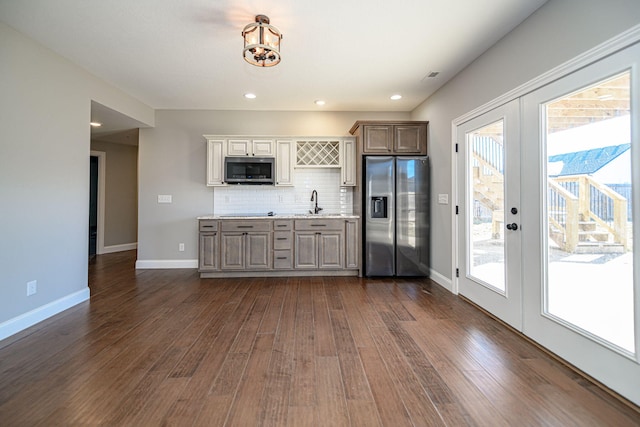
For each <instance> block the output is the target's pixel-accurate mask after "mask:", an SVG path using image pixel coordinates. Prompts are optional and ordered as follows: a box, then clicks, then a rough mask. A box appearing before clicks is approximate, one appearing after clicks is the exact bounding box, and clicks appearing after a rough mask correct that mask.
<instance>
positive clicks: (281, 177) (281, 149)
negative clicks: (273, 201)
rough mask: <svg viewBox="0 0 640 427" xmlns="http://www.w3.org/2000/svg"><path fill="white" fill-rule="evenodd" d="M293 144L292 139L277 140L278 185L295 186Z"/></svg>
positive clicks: (276, 182) (276, 183)
mask: <svg viewBox="0 0 640 427" xmlns="http://www.w3.org/2000/svg"><path fill="white" fill-rule="evenodd" d="M293 145H294V142H293V140H291V139H279V140H277V141H276V181H275V185H276V187H278V186H280V187H292V186H293Z"/></svg>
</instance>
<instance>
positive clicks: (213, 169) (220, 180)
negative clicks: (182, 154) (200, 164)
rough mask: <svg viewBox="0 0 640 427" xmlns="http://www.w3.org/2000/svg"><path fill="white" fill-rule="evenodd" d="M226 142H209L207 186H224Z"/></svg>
mask: <svg viewBox="0 0 640 427" xmlns="http://www.w3.org/2000/svg"><path fill="white" fill-rule="evenodd" d="M223 146H224V141H223V140H212V139H211V140H207V185H209V186H216V185H224V151H223Z"/></svg>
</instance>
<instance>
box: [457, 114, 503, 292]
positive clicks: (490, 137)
mask: <svg viewBox="0 0 640 427" xmlns="http://www.w3.org/2000/svg"><path fill="white" fill-rule="evenodd" d="M503 135H504V121H503V120H499V121H497V122H494V123H492V124H489V125H487V126H484V127H482V128H480V129H476V130H474V131H472V132H468V133H467V134H466V141H467V150H466V152H467V153H469V156H470V158H469V161H468V162H467V164H468V168H469V170H468V171H467V176H468V177H469V181H470V186H469V187H470V188H471V191H468V192H467V193H468V195H467V197H468V200H467V206H468V210H469V212H473V214H472V215H469V222H470V223H469V224H468V230H469V232H468V233H467V236H468V240H469V244H468V245H467V247H468V251H469V253H468V256H467V259H468V260H469V261H468V262H469V264H470V265H469V268H468V272H469V275H470V276H471V277H470V278H471V279H474V280H476V281H478V282H479V283H481V284H483V285H485V286H487V287H488V288H490V289H493V290H496V291H498V292H500V293H503V294H504V293H505V264H504V259H505V256H504V251H505V247H504V232H503V222H504V145H503Z"/></svg>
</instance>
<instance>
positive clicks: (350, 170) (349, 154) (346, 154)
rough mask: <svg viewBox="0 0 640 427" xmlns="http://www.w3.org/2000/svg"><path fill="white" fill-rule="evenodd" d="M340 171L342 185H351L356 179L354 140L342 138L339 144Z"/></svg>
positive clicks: (354, 183)
mask: <svg viewBox="0 0 640 427" xmlns="http://www.w3.org/2000/svg"><path fill="white" fill-rule="evenodd" d="M340 172H341V178H340V179H341V181H342V186H343V187H353V186H355V185H356V183H357V179H356V140H355V138H344V140H343V141H342V145H340Z"/></svg>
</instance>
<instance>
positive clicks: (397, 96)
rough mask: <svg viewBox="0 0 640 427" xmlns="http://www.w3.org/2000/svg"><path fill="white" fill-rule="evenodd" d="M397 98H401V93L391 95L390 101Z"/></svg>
mask: <svg viewBox="0 0 640 427" xmlns="http://www.w3.org/2000/svg"><path fill="white" fill-rule="evenodd" d="M398 99H402V95H391V100H392V101H397V100H398Z"/></svg>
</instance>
